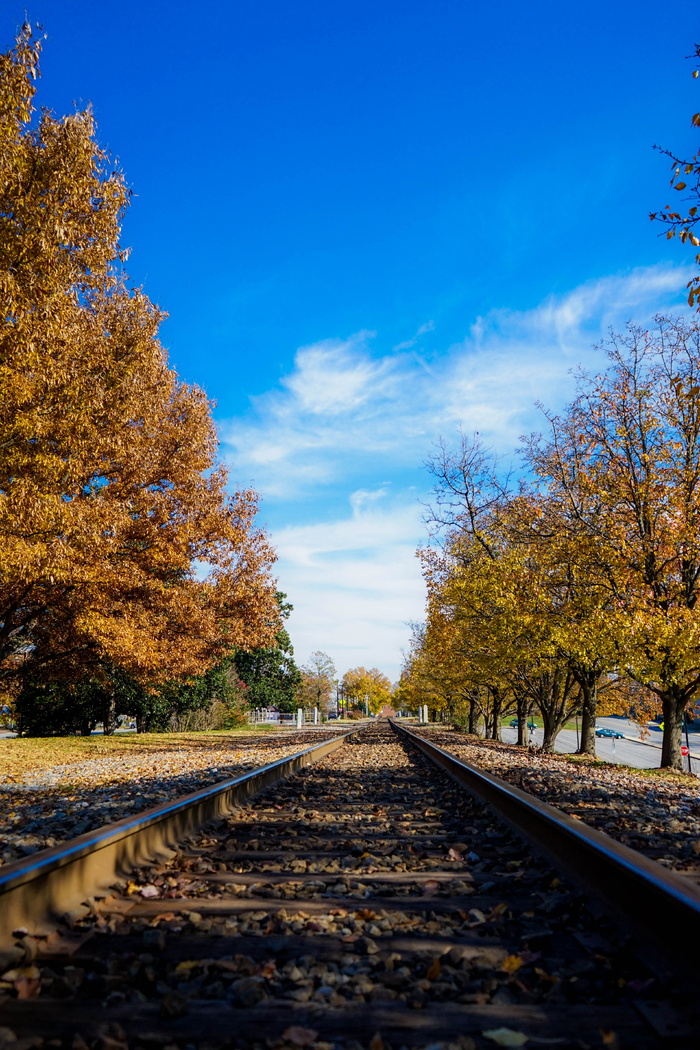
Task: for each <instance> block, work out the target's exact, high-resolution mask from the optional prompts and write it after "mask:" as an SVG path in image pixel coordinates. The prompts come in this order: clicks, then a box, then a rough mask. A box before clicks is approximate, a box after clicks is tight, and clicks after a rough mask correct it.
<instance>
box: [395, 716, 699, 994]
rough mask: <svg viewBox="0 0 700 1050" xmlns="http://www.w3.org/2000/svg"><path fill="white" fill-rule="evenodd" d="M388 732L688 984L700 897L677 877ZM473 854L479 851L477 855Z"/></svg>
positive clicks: (403, 730)
mask: <svg viewBox="0 0 700 1050" xmlns="http://www.w3.org/2000/svg"><path fill="white" fill-rule="evenodd" d="M391 724H392V726H393V728H394V729H395V730H396V732H397V733H398V734H399V735H400V736H403V737H405V738H406V739H408V740H410V742H411V743H412V744H413V745H415V746H416V747H417V748H418V749H419V750H420V751H422V752H423V754H424V755H426V757H427V758H429V759H431V760H432V761H433V762H435V763H436V764H437V765H439V766H441V767H442V768H443V769H444V770H445V772H446V773H448V774H449V775H450V776H451V777H452V778H453V779H454V780H456V781H457V782H458V783H459V784H462V785H463V786H464V787H466V788H467V789H468V790H469V791H470V792H472V793H473V794H475V795H477V796H478V797H479V798H481V799H483V800H484V801H485V802H487V803H488V804H489V805H490V806H492V807H493V809H495V810H496V811H497V812H498V814H499V815H500V816H501V817H502V818H503V820H504V821H505V822H506V823H507V824H509V825H510V826H511V827H512V828H513V829H514V830H515V831H516V832H517V833H518V834H519V835H524V836H525V837H527V839H528V840H529V841H531V842H532V843H533V845H534V846H535V847H536V849H537V851H538V852H539V853H541V854H544V855H546V856H547V857H548V858H549V859H550V860H552V861H553V862H554V864H555V865H556V867H557V868H558V869H563V870H564V871H565V872H566V874H567V875H568V877H569V878H570V879H571V881H572V882H573V883H574V885H576V886H577V887H579V888H580V889H583V890H584V892H586V893H590V894H591V895H592V897H594V898H597V899H598V900H599V901H601V902H602V903H603V904H604V905H605V906H607V909H608V910H610V911H611V912H612V913H613V914H614V915H615V916H616V917H617V918H618V920H621V921H622V924H623V927H624V929H625V931H626V932H627V933H629V934H630V936H632V937H633V938H634V941H635V944H636V946H637V947H638V948H639V949H640V953H641V954H643V955H644V956H645V958H647V961H648V955H649V953H648V951H647V950H645V949H648V948H649V947H652V948H653V950H654V953H655V954H654V957H653V958H654V960H656V961H657V962H661V963H662V968H663V966H666V967H668V966H671V967H672V969H673V971H674V972H676V973H678V972H679V964H680V969H681V972H683V973H684V974H685V975H686V976H687V977H689V978H691V977H693V978H695V979H697V977H698V976H699V975H700V953H699V952H698V948H697V945H698V941H699V939H700V892H699V891H698V890H697V889H695V887H694V886H693V885H692V884H691V883H689V882H688V881H687V880H686V879H684V878H683V876H682V875H678V874H677V873H675V872H673V871H668V870H667V869H666V868H664V867H663V866H662V865H661V864H658V863H657V862H656V861H654V860H650V859H649V858H648V857H644V856H643V855H642V854H641V853H638V852H637V851H636V850H633V849H631V848H630V847H629V846H624V845H622V843H619V842H616V841H615V840H614V839H612V838H610V837H609V836H608V835H605V834H604V833H603V832H601V831H598V830H596V829H595V828H592V827H590V826H589V825H587V824H585V823H583V822H582V821H580V820H576V819H575V818H573V817H570V816H569V815H568V814H566V813H563V812H562V811H561V810H559V809H557V808H556V807H554V806H551V805H549V803H547V802H542V801H541V800H540V799H538V798H535V796H534V795H530V794H528V793H527V792H526V791H522V790H521V789H520V788H518V787H515V786H514V785H513V784H509V783H507V782H506V781H505V780H502V779H501V778H500V777H497V776H494V775H493V774H491V773H487V772H485V771H484V770H483V769H479V768H477V767H476V766H473V765H471V764H469V763H468V762H465V761H463V760H462V759H459V758H456V757H455V756H454V755H452V754H450V752H449V751H445V750H444V749H443V748H441V747H438V746H437V745H436V744H431V743H430V742H429V741H427V740H425V739H424V738H423V737H421V736H419V735H418V734H417V733H415V732H413V731H412V730H410V729H408V728H407V727H405V726H399V725H397V724H396V723H395V722H394V721H393V720H391ZM476 848H477V849H478V846H477V847H476Z"/></svg>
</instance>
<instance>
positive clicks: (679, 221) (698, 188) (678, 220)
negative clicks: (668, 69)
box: [649, 44, 700, 310]
mask: <svg viewBox="0 0 700 1050" xmlns="http://www.w3.org/2000/svg"><path fill="white" fill-rule="evenodd" d="M692 57H694V58H700V44H696V45H695V54H694V56H692ZM693 76H694V77H695V78H696V79H697V78H698V76H700V70H697V69H694V70H693ZM691 124H692V126H693V127H694V128H700V113H694V114H693V116H692V119H691ZM655 149H659V150H660V152H661V153H663V154H664V155H665V156H667V157H669V158H670V159H671V166H672V169H673V173H672V175H671V186H672V188H673V189H674V190H676V192H678V193H683V192H684V191H686V190H687V191H688V196H687V197H686V198H685V200H686V201H689V202H692V203H689V204H688V206H687V208H685V209H683V212H681V211H676V210H675V207H672V206H671V205H670V204H667V205H666V207H665V208H663V209H662V210H661V211H653V212H651V213H650V215H649V218H650V219H651V220H652V221H653V220H654V219H656V220H657V221H659V222H662V223H664V224H665V226H666V227H667V230H666V237H667V238H668V239H669V240H671V239H672V238H673V237H676V236H678V237H679V238H680V240H681V242H682V243H683V244H685V243H686V241H687V242H689V243H690V244H691V245H692V246H693V247H694V248H697V247H700V238H698V236H697V234H696V233H695V232H694V231H695V228H696V226H697V224H698V222H700V212H699V211H698V208H699V207H700V152H698V153H694V154H693V155H692V156H690V157H687V158H685V159H684V158H682V157H678V156H676V154H675V153H673V152H671V151H670V150H667V149H662V148H661V147H659V146H656V147H655ZM695 261H696V263H699V264H700V254H698V255H696V256H695ZM687 287H688V303H689V305H690V306H693V305H694V304H695V305H696V308H697V309H698V310H700V274H698V275H697V276H695V277H693V278H692V280H690V281H689V282H688V285H687Z"/></svg>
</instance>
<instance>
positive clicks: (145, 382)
mask: <svg viewBox="0 0 700 1050" xmlns="http://www.w3.org/2000/svg"><path fill="white" fill-rule="evenodd" d="M37 56H38V46H37V45H36V44H35V43H33V42H32V41H31V33H30V32H29V31H27V30H23V31H22V33H21V34H20V37H19V39H18V42H17V46H16V48H15V50H14V51H12V52H10V53H8V54H6V55H2V56H0V117H1V118H2V120H3V121H4V123H3V127H4V128H5V130H6V134H5V138H4V141H3V156H2V169H1V170H0V214H2V215H5V216H7V215H12V216H14V217H15V218H14V221H13V222H12V223H7V222H6V223H4V224H0V252H1V253H2V256H3V260H4V265H3V284H2V288H1V289H0V291H1V292H2V296H3V301H4V303H5V308H4V309H3V317H4V319H5V320H4V325H3V327H4V331H3V337H2V340H1V341H0V382H1V383H2V391H3V396H2V399H1V401H0V581H1V582H0V623H1V624H2V630H0V673H5V674H14V675H16V674H18V673H23V674H29V673H30V672H31V665H32V663H35V664H37V665H38V664H40V665H41V666H42V668H43V667H44V666H50V665H51V664H52V663H56V667H57V672H52V673H60V674H63V675H71V674H76V675H78V674H82V673H84V672H85V671H88V672H89V669H90V666H91V665H92V664H94V663H97V662H99V661H104V660H106V661H109V662H112V663H114V664H118V665H120V666H122V667H123V668H125V669H126V670H127V671H128V672H129V673H130V674H132V675H133V676H134V677H135V678H136V679H138V680H140V681H142V682H147V683H148V682H153V681H156V680H164V679H167V678H170V677H173V676H179V675H192V674H197V673H202V672H203V671H205V670H206V669H207V668H208V667H209V666H211V664H212V663H214V662H215V661H216V660H218V659H219V658H220V657H221V656H222V655H223V653H224V652H225V651H228V650H230V648H231V647H232V646H233V645H245V646H246V647H248V648H252V647H254V646H256V645H261V644H265V643H266V642H268V641H271V640H272V635H273V633H274V628H273V627H271V626H270V624H271V623H273V622H274V621H275V620H276V604H275V588H274V584H273V582H272V581H271V579H270V575H269V570H270V566H271V564H272V563H273V561H274V553H273V551H272V550H271V548H270V546H269V544H268V542H267V539H266V537H265V535H264V534H263V533H262V532H261V531H259V530H258V529H256V527H255V520H254V519H255V512H256V503H257V499H256V496H255V494H254V493H252V492H249V491H243V492H238V493H236V494H235V495H234V496H233V497H231V496H229V495H228V493H227V491H226V481H227V479H226V474H225V472H224V471H223V470H221V469H217V467H216V460H215V457H216V448H217V438H216V433H215V429H214V425H213V422H212V418H211V406H210V404H209V402H208V400H207V398H206V396H205V395H204V393H203V392H202V391H201V390H199V389H198V388H196V387H192V386H189V385H187V384H185V383H183V382H181V381H180V380H179V379H178V377H177V375H176V374H175V372H174V371H173V370H172V369H170V368H169V366H168V363H167V359H166V355H165V352H164V351H163V348H162V347H161V345H160V343H159V341H158V326H159V324H160V321H161V319H162V316H163V315H162V313H161V311H160V310H159V309H158V308H157V307H155V306H154V305H153V304H152V303H151V302H150V301H149V300H148V298H147V297H146V296H145V295H144V294H143V293H142V292H140V291H131V290H129V289H128V287H127V278H126V275H125V274H124V273H123V272H122V270H121V268H120V260H121V258H122V256H123V253H122V251H121V248H120V246H119V235H120V220H121V216H122V213H123V211H124V208H125V207H126V205H127V204H128V200H129V192H128V190H127V189H126V187H125V183H124V179H123V177H122V176H121V174H120V173H119V172H117V171H115V170H114V165H113V163H112V161H111V159H110V158H109V157H108V155H107V154H106V153H105V152H104V151H103V150H101V149H100V147H99V146H98V145H97V143H96V142H95V140H94V121H93V118H92V116H91V114H90V113H82V114H80V113H79V114H75V115H72V116H70V117H67V118H65V119H62V120H59V119H56V118H54V117H52V116H50V115H48V114H44V115H43V116H42V118H41V120H40V122H39V126H38V128H37V129H36V131H31V132H30V131H29V130H27V128H26V127H25V123H24V121H25V112H26V110H27V106H28V104H29V101H30V100H31V97H32V95H33V91H34V88H33V85H32V84H31V83H30V80H31V77H32V75H33V73H34V72H35V69H36V59H37ZM202 567H205V569H206V575H205V576H204V578H202V576H203V573H202Z"/></svg>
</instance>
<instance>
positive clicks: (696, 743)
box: [502, 718, 700, 776]
mask: <svg viewBox="0 0 700 1050" xmlns="http://www.w3.org/2000/svg"><path fill="white" fill-rule="evenodd" d="M596 724H597V725H598V726H601V727H605V728H609V729H614V730H616V731H617V732H618V733H622V734H623V736H624V739H623V740H611V739H610V737H596V742H595V746H596V754H597V756H598V758H602V759H603V761H604V762H619V763H622V764H623V765H626V766H635V767H636V768H637V769H654V768H655V767H657V766H658V765H659V763H660V761H661V730H660V729H659V727H658V726H655V725H654V726H653V728H652V726H650V727H649V735H648V736H647V738H646V740H645V741H642V740H640V738H639V726H638V725H635V723H634V722H630V721H628V720H627V719H626V718H599V719H598V720H597V723H596ZM502 738H503V741H504V742H505V743H507V744H514V743H516V742H517V739H518V731H517V729H513V728H512V727H511V726H504V727H503V731H502ZM689 739H690V761H691V772H692V773H694V774H695V775H696V776H700V733H698V732H697V731H691V732H690V733H689ZM532 742H533V743H534V744H541V743H542V730H541V729H535V730H533V733H532ZM684 743H685V740H684ZM577 746H578V744H577V740H576V733H575V732H574V731H572V730H570V729H562V731H561V733H560V734H559V736H558V737H557V740H556V744H555V747H554V749H555V751H559V752H561V753H562V754H571V753H572V752H574V751H576V748H577ZM685 762H686V764H687V759H686V760H685Z"/></svg>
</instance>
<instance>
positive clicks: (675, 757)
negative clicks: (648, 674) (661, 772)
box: [661, 686, 686, 770]
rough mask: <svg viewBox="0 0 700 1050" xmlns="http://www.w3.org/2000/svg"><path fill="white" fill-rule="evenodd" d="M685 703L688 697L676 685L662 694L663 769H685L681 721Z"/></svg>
mask: <svg viewBox="0 0 700 1050" xmlns="http://www.w3.org/2000/svg"><path fill="white" fill-rule="evenodd" d="M685 705H686V697H684V696H683V694H682V693H681V691H680V690H679V689H678V688H676V687H674V686H671V688H670V689H669V690H668V691H667V692H666V693H662V694H661V708H662V710H663V713H664V736H663V740H662V742H661V768H662V769H679V770H682V769H683V756H682V755H681V723H682V721H683V711H684V710H685Z"/></svg>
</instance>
